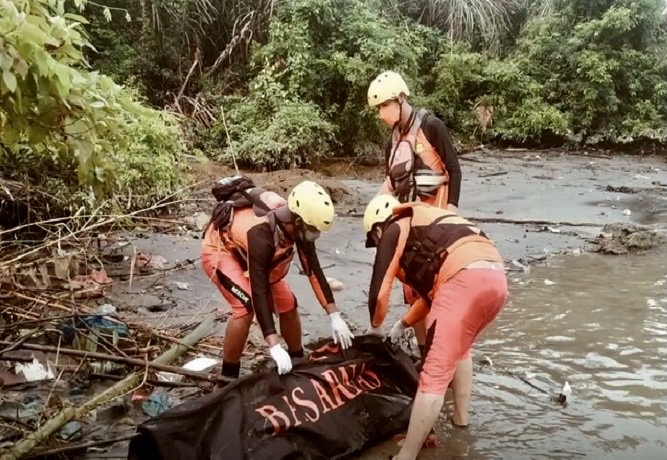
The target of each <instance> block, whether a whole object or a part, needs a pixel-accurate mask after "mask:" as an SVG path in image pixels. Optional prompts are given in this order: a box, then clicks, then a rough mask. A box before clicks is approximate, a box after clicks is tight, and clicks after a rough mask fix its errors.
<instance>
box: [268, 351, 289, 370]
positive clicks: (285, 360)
mask: <svg viewBox="0 0 667 460" xmlns="http://www.w3.org/2000/svg"><path fill="white" fill-rule="evenodd" d="M269 353H270V354H271V358H273V360H274V361H275V362H276V366H278V375H283V374H287V373H288V372H289V371H291V370H292V358H290V356H289V354H288V353H287V351H285V349H284V348H283V347H281V346H280V344H276V345H274V346H272V347H271V348H269Z"/></svg>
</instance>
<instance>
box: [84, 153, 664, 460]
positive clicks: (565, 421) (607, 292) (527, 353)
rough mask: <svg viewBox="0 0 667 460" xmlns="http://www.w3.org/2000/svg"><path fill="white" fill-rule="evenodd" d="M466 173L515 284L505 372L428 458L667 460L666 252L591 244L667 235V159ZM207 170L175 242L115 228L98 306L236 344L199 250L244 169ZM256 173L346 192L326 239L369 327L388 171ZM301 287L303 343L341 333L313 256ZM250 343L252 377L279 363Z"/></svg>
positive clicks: (486, 160)
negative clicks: (615, 227)
mask: <svg viewBox="0 0 667 460" xmlns="http://www.w3.org/2000/svg"><path fill="white" fill-rule="evenodd" d="M461 166H462V169H463V185H462V194H461V195H462V198H461V203H460V210H461V213H462V214H463V215H464V216H466V217H468V218H469V219H471V220H472V221H474V222H477V223H478V224H479V225H480V227H482V228H483V229H484V230H485V232H487V233H488V234H489V235H490V236H491V237H492V238H493V239H494V240H495V241H496V244H497V245H498V247H499V249H500V251H501V254H502V255H503V257H504V258H505V261H506V267H507V271H508V277H509V279H510V281H511V282H510V299H509V301H508V304H507V306H506V308H505V310H504V311H503V313H502V314H501V316H500V317H499V318H498V321H497V322H496V323H495V324H494V325H493V326H492V327H491V328H490V329H489V330H488V331H486V332H485V334H484V336H483V337H482V340H481V341H480V342H479V344H478V346H477V347H476V349H475V358H476V360H478V359H479V358H481V357H489V358H491V360H492V362H493V365H491V366H489V365H485V366H482V365H479V364H477V365H476V368H475V386H474V390H473V391H474V393H473V408H472V414H471V415H472V417H471V426H470V427H469V428H468V429H467V430H458V429H453V428H452V427H450V426H449V424H448V423H446V422H445V420H447V417H446V413H445V412H443V417H442V420H441V421H440V422H439V424H438V429H437V436H438V439H439V441H440V447H438V448H434V449H428V450H425V451H424V453H423V455H422V457H420V458H424V459H436V458H437V459H445V458H462V457H465V458H474V459H486V458H510V457H511V458H575V457H587V458H601V457H603V456H604V457H612V458H628V456H637V457H638V458H639V457H641V458H642V459H644V458H656V459H657V458H664V456H665V455H667V447H666V446H667V445H666V444H664V442H663V441H662V439H663V438H664V436H662V435H661V434H660V433H661V432H662V433H664V429H665V428H666V427H667V404H666V403H665V402H664V397H663V396H664V390H665V389H667V387H665V382H667V365H665V364H664V363H665V362H667V340H666V339H665V337H667V316H665V312H667V297H666V295H665V290H664V285H665V279H666V271H667V265H666V263H665V258H664V252H665V250H664V249H665V248H664V246H656V247H654V248H652V249H645V250H641V251H639V252H640V253H639V254H636V252H637V251H636V248H633V247H630V248H629V253H628V254H622V255H616V256H611V255H598V254H593V253H591V252H589V251H591V250H602V249H604V248H606V247H609V246H608V245H605V241H606V239H609V238H612V229H610V228H609V227H606V228H605V225H608V224H620V225H622V226H624V225H640V226H641V228H642V229H645V230H647V231H650V232H654V233H652V234H654V235H658V236H657V239H660V238H662V235H664V234H665V232H664V231H665V229H667V172H666V170H667V164H666V163H665V158H664V157H637V156H627V157H626V156H618V157H613V158H605V157H598V156H596V157H592V156H587V155H585V154H583V153H575V154H562V153H559V152H528V151H521V152H475V153H471V154H466V155H464V156H462V157H461ZM193 173H194V174H195V175H196V176H197V178H198V179H199V180H201V181H202V182H201V183H202V187H201V188H200V189H198V190H196V191H194V193H192V195H191V201H189V203H190V204H189V205H188V206H187V207H184V208H183V209H182V210H181V212H180V213H179V214H177V215H176V216H174V215H172V216H170V220H171V221H172V222H173V221H174V220H177V221H178V222H180V224H179V225H177V226H175V225H173V224H169V225H168V226H166V227H165V228H166V229H168V232H166V233H156V232H154V231H151V230H150V229H149V228H148V227H147V228H146V229H145V230H141V229H137V230H136V231H134V232H131V233H124V234H117V235H113V238H114V239H115V243H113V244H114V245H116V247H117V249H116V250H115V251H116V255H125V256H127V257H126V259H125V261H122V262H121V263H119V264H117V266H116V267H115V268H114V267H111V266H109V267H108V269H107V271H108V273H109V275H110V276H111V277H112V278H113V280H114V282H113V286H112V288H111V290H110V291H108V292H107V295H106V297H105V298H104V299H98V300H96V301H93V302H91V303H92V304H104V303H110V304H112V305H114V306H115V307H116V308H117V310H118V312H119V315H120V317H121V318H123V319H125V320H131V321H133V322H141V323H144V324H147V325H150V326H154V327H167V326H173V327H174V328H176V327H178V328H180V329H184V328H187V327H189V326H193V325H195V324H197V323H198V322H199V321H201V319H202V318H203V317H204V316H205V315H206V314H207V313H209V312H212V311H217V312H218V314H219V316H220V322H219V324H218V327H217V328H216V332H215V335H216V336H217V337H218V338H219V339H221V338H222V336H223V335H224V330H225V322H224V320H225V315H226V313H227V312H228V311H229V309H228V307H227V306H226V305H225V303H224V301H223V299H222V298H221V296H220V295H219V293H218V292H217V290H216V289H215V287H214V286H213V284H211V283H210V282H209V281H208V279H207V278H206V277H205V275H204V273H203V271H202V270H201V268H200V265H199V250H200V246H201V239H200V236H201V227H202V226H203V225H204V224H205V222H206V217H207V213H208V212H209V211H210V209H211V206H212V204H213V201H212V197H211V196H210V193H209V188H208V187H209V186H210V180H213V179H216V178H218V177H222V176H224V175H229V174H232V173H233V171H232V170H231V169H230V168H228V167H223V166H219V165H214V164H210V163H207V164H194V165H193ZM252 177H253V178H254V179H255V180H256V183H257V184H258V185H264V186H266V187H267V188H270V189H273V190H277V191H279V192H282V193H285V192H286V191H288V190H289V189H290V188H291V187H292V186H294V185H295V184H296V183H298V182H299V181H301V180H303V179H305V178H309V179H314V180H318V181H320V182H321V183H323V185H324V186H325V187H327V188H328V189H329V190H330V191H331V193H332V196H333V198H334V200H335V202H336V209H337V213H338V217H337V219H336V222H335V223H334V226H333V228H332V230H331V232H329V233H327V234H324V235H323V236H322V237H321V238H320V240H318V243H317V245H318V249H319V253H320V260H321V263H322V265H323V267H325V273H326V275H327V276H328V277H331V278H334V279H336V280H338V281H340V283H341V284H342V289H340V290H337V291H336V292H334V294H335V296H336V300H337V303H338V304H339V307H340V308H341V310H342V311H343V312H344V314H345V315H346V317H347V318H348V320H349V322H350V325H351V328H352V329H353V331H354V332H355V333H363V331H364V330H365V329H366V327H367V325H368V313H367V308H366V295H367V294H366V293H367V289H368V283H369V281H370V275H371V269H372V259H373V252H372V251H370V250H368V249H366V248H365V247H364V235H363V233H362V229H361V218H360V217H359V215H360V214H361V213H363V210H364V207H365V204H366V203H367V202H368V201H369V200H370V198H372V196H374V194H375V193H376V191H377V190H378V188H379V186H380V182H381V179H382V178H381V173H380V172H378V170H377V168H369V167H364V166H359V165H349V164H341V163H333V164H328V165H326V166H323V167H321V168H318V170H317V172H313V171H278V172H273V173H259V174H252ZM603 229H604V230H605V231H604V232H603ZM601 235H602V237H601ZM623 249H624V247H621V250H620V251H619V252H623V251H622V250H623ZM625 249H628V248H625ZM133 254H142V255H143V256H145V257H148V258H150V259H151V260H152V262H151V264H152V265H153V266H154V267H155V269H154V270H153V274H151V275H149V276H146V275H143V276H138V277H137V276H135V277H134V279H132V283H131V284H130V277H129V275H128V273H129V270H128V267H127V265H128V264H129V260H131V258H132V255H133ZM288 280H289V282H290V284H291V285H292V286H293V288H294V291H295V293H296V294H297V297H298V299H299V308H300V311H301V315H302V323H303V330H304V343H306V344H308V343H309V342H314V341H316V340H318V339H319V338H321V337H326V336H328V334H329V329H328V321H326V317H325V315H324V313H323V311H322V310H321V308H320V307H319V305H318V304H317V302H316V301H315V297H314V295H313V294H312V292H311V290H310V287H309V284H308V282H307V279H306V278H305V277H304V276H302V275H300V273H299V267H298V263H295V264H293V266H292V268H291V271H290V274H289V275H288ZM401 297H402V296H401V293H400V287H399V286H398V283H397V285H396V286H395V288H394V293H393V296H392V305H393V309H392V310H391V311H390V313H389V316H388V319H387V326H388V327H389V326H390V325H391V324H393V321H395V320H396V319H397V318H398V317H399V315H400V314H401V313H402V312H403V311H404V308H405V307H404V306H403V305H402V304H401ZM250 342H251V343H250V345H249V346H248V347H247V350H246V351H247V353H246V354H245V355H244V360H243V363H242V364H243V371H242V372H243V373H247V372H250V370H251V369H252V368H253V367H254V366H256V365H258V364H259V363H260V362H262V361H264V360H265V359H266V357H265V353H264V346H263V340H262V339H261V334H260V332H259V329H258V328H257V327H256V325H253V328H252V331H251V338H250ZM211 356H212V357H216V355H215V354H211ZM513 374H515V375H513ZM516 375H520V376H521V377H522V378H525V379H529V380H530V381H531V382H534V383H535V385H537V386H538V387H540V388H543V389H544V390H545V391H546V392H548V393H551V392H557V390H558V389H559V388H560V385H562V384H563V382H564V381H565V380H568V381H569V382H570V383H571V384H572V387H573V391H574V399H573V401H572V403H571V404H570V405H569V406H568V407H566V408H563V407H561V406H558V405H554V404H553V403H552V402H551V401H550V399H549V397H547V396H546V395H545V394H543V393H541V392H540V391H537V390H535V388H533V387H530V386H528V385H527V384H526V383H525V382H524V381H522V380H521V379H519V378H517V377H516ZM142 417H143V416H142V414H141V413H140V412H139V413H132V417H131V418H128V417H127V414H126V415H125V416H124V418H123V417H121V418H122V420H121V421H120V422H118V423H123V424H125V425H128V426H132V424H135V423H139V422H141V418H142ZM116 424H117V423H116V422H114V423H113V424H109V425H108V426H105V425H103V424H102V425H100V424H97V426H96V427H95V429H96V430H99V431H98V435H99V434H100V433H103V432H105V431H107V430H108V431H109V432H112V431H113V430H114V426H112V425H116ZM395 450H396V442H395V441H393V440H388V441H387V442H385V443H383V444H381V445H379V446H376V447H375V448H373V449H370V450H369V451H367V452H364V453H362V454H361V455H360V456H359V457H358V458H361V459H368V460H375V459H378V460H379V459H385V458H386V457H387V454H389V453H393V452H395ZM88 455H89V456H88V457H87V458H94V454H88ZM105 455H107V457H106V458H124V456H125V455H126V447H123V445H122V444H118V445H117V446H115V447H114V449H113V450H111V451H109V452H108V453H106V454H105ZM109 455H111V456H112V457H108V456H109ZM113 456H117V457H113Z"/></svg>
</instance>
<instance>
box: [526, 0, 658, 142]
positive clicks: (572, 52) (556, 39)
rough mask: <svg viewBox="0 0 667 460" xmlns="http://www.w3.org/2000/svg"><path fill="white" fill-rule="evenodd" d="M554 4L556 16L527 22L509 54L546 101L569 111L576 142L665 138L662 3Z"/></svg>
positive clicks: (623, 0)
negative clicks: (557, 6)
mask: <svg viewBox="0 0 667 460" xmlns="http://www.w3.org/2000/svg"><path fill="white" fill-rule="evenodd" d="M561 3H562V5H561V9H560V10H559V12H558V14H555V15H554V16H551V17H549V18H546V19H542V20H534V21H531V22H529V24H528V27H527V31H526V33H525V35H524V36H523V37H522V38H521V40H520V41H519V47H518V49H517V52H516V56H517V58H518V59H519V60H520V61H521V62H522V64H523V65H524V66H525V68H526V69H527V70H528V72H530V74H531V75H532V76H533V77H534V78H535V79H537V80H538V81H540V82H542V83H543V85H544V91H543V95H544V98H545V100H546V101H547V102H550V103H552V104H554V105H555V106H557V107H558V108H559V109H560V110H562V111H564V112H567V113H569V114H570V115H571V120H572V127H571V128H572V131H573V132H574V134H575V136H576V139H578V140H580V141H583V142H588V143H597V142H610V143H622V142H632V141H637V140H642V139H645V140H652V141H659V142H663V143H664V142H665V141H667V135H666V134H667V133H666V130H665V121H666V120H667V107H665V104H664V96H663V98H662V99H660V95H661V94H662V95H664V91H665V85H666V83H667V82H666V81H665V75H666V73H667V72H666V71H667V66H666V65H665V54H666V53H667V46H665V36H664V33H663V32H662V30H661V28H660V9H661V2H660V1H659V0H641V1H637V0H632V1H631V0H617V1H605V2H598V3H604V7H606V8H607V9H603V8H600V5H592V3H591V2H585V1H582V0H576V1H571V2H561Z"/></svg>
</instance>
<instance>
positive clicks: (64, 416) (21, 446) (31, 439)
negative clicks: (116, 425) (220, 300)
mask: <svg viewBox="0 0 667 460" xmlns="http://www.w3.org/2000/svg"><path fill="white" fill-rule="evenodd" d="M214 324H215V315H209V316H208V317H207V318H206V319H205V320H204V321H202V322H201V323H200V324H199V326H197V328H196V329H195V330H194V331H192V332H191V333H190V334H188V335H187V336H186V337H184V338H183V340H182V343H183V345H175V346H173V347H171V348H170V349H169V350H167V351H166V352H164V353H163V354H161V355H160V356H159V357H158V358H157V359H155V360H154V361H152V363H153V364H167V363H169V362H171V361H173V360H174V359H176V358H178V357H179V356H181V355H182V354H183V353H184V352H185V351H187V349H188V346H192V345H194V344H195V343H197V342H198V341H200V340H201V339H203V338H204V337H206V336H207V335H208V334H209V333H210V332H211V330H212V329H213V325H214ZM144 379H145V373H143V372H135V373H133V374H130V375H128V376H127V377H126V378H125V379H123V380H122V381H120V382H118V383H117V384H115V385H113V386H112V387H110V388H108V389H106V390H105V391H103V392H102V393H100V394H97V395H95V396H93V397H92V398H91V399H89V400H88V401H86V402H85V403H83V404H81V405H79V406H76V407H65V408H64V409H63V410H62V411H60V412H59V413H58V414H57V415H56V416H54V417H53V418H51V419H49V420H48V421H47V422H46V423H44V424H43V425H42V426H40V427H39V429H37V430H36V431H34V432H32V433H29V434H27V435H26V436H24V437H23V439H21V440H20V441H19V442H17V443H16V444H14V446H12V447H11V448H10V449H9V450H8V451H7V452H6V453H5V454H3V455H2V457H0V460H17V459H19V458H21V457H24V456H25V455H26V454H28V453H29V452H30V451H31V450H32V449H33V448H34V447H35V446H36V445H38V444H39V443H40V442H42V441H43V440H44V439H46V438H47V437H49V436H51V435H52V434H53V433H55V432H56V431H57V430H59V429H60V428H62V427H63V426H64V425H65V424H66V423H67V422H69V421H71V420H74V419H77V418H81V417H83V416H85V415H87V414H88V413H90V412H92V411H93V410H95V409H96V408H98V407H100V406H102V405H105V404H108V403H109V402H111V401H113V400H114V399H116V398H119V397H121V396H123V395H125V394H127V393H129V392H131V391H133V390H134V389H135V388H138V387H140V386H141V385H142V384H143V381H144Z"/></svg>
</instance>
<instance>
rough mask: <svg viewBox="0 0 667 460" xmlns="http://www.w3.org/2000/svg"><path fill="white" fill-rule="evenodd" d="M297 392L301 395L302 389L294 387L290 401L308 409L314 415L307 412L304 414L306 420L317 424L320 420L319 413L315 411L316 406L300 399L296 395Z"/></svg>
mask: <svg viewBox="0 0 667 460" xmlns="http://www.w3.org/2000/svg"><path fill="white" fill-rule="evenodd" d="M297 391H299V392H301V394H302V395H303V389H302V388H301V387H296V388H295V389H294V390H292V399H293V400H294V404H296V405H297V406H301V407H305V408H308V409H310V410H311V411H312V412H313V414H314V415H310V414H309V413H308V412H306V418H307V419H308V421H309V422H313V423H315V422H317V421H318V420H319V419H320V411H319V410H318V409H317V404H315V403H314V402H312V401H308V400H307V399H301V398H300V397H298V396H297V395H296V392H297Z"/></svg>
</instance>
